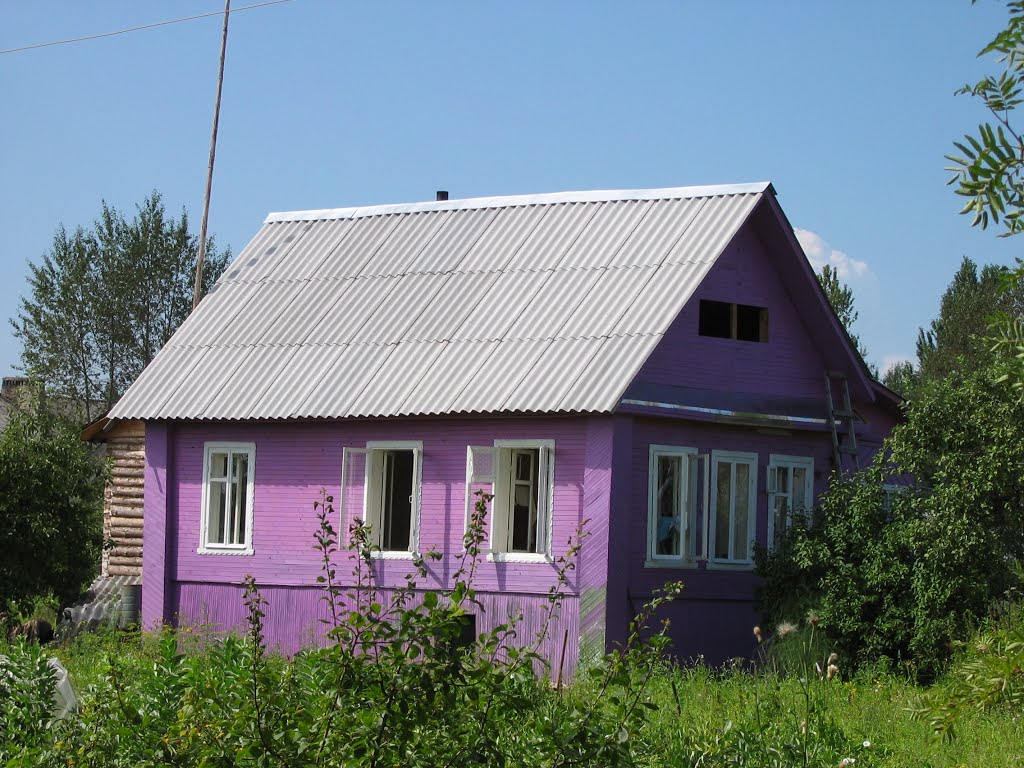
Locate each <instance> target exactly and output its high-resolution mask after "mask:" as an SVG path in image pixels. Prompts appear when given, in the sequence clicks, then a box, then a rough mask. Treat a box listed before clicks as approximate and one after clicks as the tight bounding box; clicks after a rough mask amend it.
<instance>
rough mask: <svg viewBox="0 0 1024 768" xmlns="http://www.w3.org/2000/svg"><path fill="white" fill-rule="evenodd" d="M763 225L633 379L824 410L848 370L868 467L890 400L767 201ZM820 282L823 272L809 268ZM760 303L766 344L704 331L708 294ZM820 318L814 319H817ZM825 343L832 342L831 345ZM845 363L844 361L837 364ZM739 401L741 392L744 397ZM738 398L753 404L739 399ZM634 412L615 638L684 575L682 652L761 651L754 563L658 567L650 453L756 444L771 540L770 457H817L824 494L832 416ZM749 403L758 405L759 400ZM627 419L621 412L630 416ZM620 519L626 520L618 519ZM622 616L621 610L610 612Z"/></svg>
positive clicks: (625, 458)
mask: <svg viewBox="0 0 1024 768" xmlns="http://www.w3.org/2000/svg"><path fill="white" fill-rule="evenodd" d="M753 222H754V223H752V224H751V225H750V226H748V227H745V228H744V229H743V231H742V232H741V233H740V234H739V235H738V236H737V237H736V238H735V239H734V240H733V242H732V243H730V245H729V246H728V247H727V248H726V250H725V252H724V253H723V254H722V256H721V257H720V258H719V260H718V262H717V263H716V264H715V266H714V267H713V268H712V270H711V271H710V272H709V273H708V275H707V277H706V278H705V279H704V281H703V282H702V284H701V285H700V286H699V287H698V289H697V291H696V293H695V295H694V297H693V299H691V301H690V302H689V303H688V304H687V306H686V307H685V308H684V309H683V310H682V312H680V314H679V316H678V317H677V318H676V319H675V321H674V322H673V323H672V325H671V326H670V328H669V331H668V332H667V334H666V336H665V339H664V340H663V341H662V343H661V344H660V345H659V346H658V348H657V349H656V350H655V352H654V354H652V356H651V357H650V358H649V359H648V360H647V362H646V363H645V365H644V366H643V368H642V369H641V371H640V373H639V374H638V375H637V377H636V379H635V383H646V384H655V385H671V386H675V387H682V388H689V389H697V390H710V391H713V392H730V393H739V394H741V395H742V394H743V393H746V394H749V395H750V402H751V403H754V402H756V400H757V399H758V398H759V397H760V396H763V395H774V396H780V397H784V398H799V399H801V400H804V401H805V402H806V401H808V400H813V401H816V402H820V413H816V414H815V416H816V417H820V418H824V417H825V415H826V408H827V406H826V400H825V390H824V373H825V371H826V369H833V370H835V369H837V368H838V369H840V370H844V371H846V372H847V374H848V375H849V376H850V381H851V392H852V393H853V397H854V398H855V402H854V405H855V407H856V408H857V410H858V411H859V412H860V413H861V414H862V415H863V416H864V417H865V421H866V423H863V424H858V425H857V436H858V447H859V448H860V449H861V462H862V465H864V464H866V463H867V461H869V460H870V458H871V456H872V455H873V454H874V453H875V452H876V451H877V450H878V449H879V447H880V445H881V441H882V438H883V437H884V436H885V435H887V434H888V433H889V431H890V430H891V429H892V426H893V425H894V424H895V421H896V416H895V413H894V412H893V409H892V407H891V406H890V407H883V406H882V405H880V404H872V403H868V402H865V401H864V400H863V398H861V399H859V400H858V399H856V398H857V395H858V389H857V387H856V379H857V377H858V376H859V375H860V369H859V368H858V367H857V366H858V363H856V361H855V360H854V358H852V357H850V356H849V354H848V353H846V352H843V340H842V336H841V332H839V331H838V326H836V327H835V328H833V329H832V331H831V332H828V324H830V323H834V322H835V319H834V318H833V317H831V316H830V315H829V314H827V313H825V314H824V316H822V315H821V313H819V312H817V311H814V312H812V311H810V309H809V308H813V307H815V303H816V302H818V301H819V300H820V296H819V295H818V293H817V292H816V290H814V284H813V283H809V282H808V281H807V280H806V279H804V278H805V277H806V275H803V274H802V272H801V271H800V270H797V269H795V268H794V263H793V262H794V259H793V258H792V256H791V254H789V253H786V252H785V250H784V249H786V248H788V247H789V245H788V244H787V243H786V242H785V240H784V239H782V238H780V237H779V236H778V232H777V231H776V230H777V229H778V224H777V220H776V219H774V218H773V217H772V216H768V215H767V214H766V213H765V211H764V210H762V211H760V212H759V215H755V217H754V220H753ZM811 279H812V280H813V276H812V277H811ZM700 299H711V300H715V301H725V302H736V303H741V304H751V305H755V306H760V307H766V308H767V309H768V316H769V334H768V341H767V342H766V343H762V342H747V341H734V340H731V339H720V338H710V337H703V336H700V335H699V334H698V318H699V300H700ZM810 323H815V324H816V325H815V326H814V327H810V325H809V324H810ZM825 341H827V344H825V343H824V342H825ZM837 361H838V362H837ZM736 401H737V399H736V398H735V397H733V398H731V400H730V402H731V403H735V402H736ZM739 401H740V402H742V401H743V398H742V397H741V398H740V399H739ZM625 410H627V411H630V412H632V413H633V414H634V420H633V423H632V425H631V429H630V430H629V431H626V432H624V433H623V440H624V441H625V442H628V445H629V449H628V450H623V445H621V444H619V443H617V444H616V453H615V462H614V469H613V478H614V479H613V483H614V486H615V493H614V499H615V501H614V504H615V506H614V510H615V511H614V513H613V517H612V519H613V522H612V527H613V530H618V531H619V532H618V533H617V534H616V535H614V536H613V541H614V542H615V545H614V546H613V548H612V551H611V552H610V555H609V558H610V561H611V563H612V565H611V566H610V568H611V571H612V572H613V573H614V574H616V576H615V577H613V579H612V581H613V582H614V589H609V604H608V609H607V610H608V614H609V617H610V620H609V625H608V639H609V642H611V643H614V642H617V641H621V640H622V639H623V638H624V636H625V633H626V626H627V623H626V620H624V619H623V617H628V616H630V615H632V614H633V613H635V611H636V610H637V609H638V608H639V607H640V606H641V605H642V604H643V603H644V602H645V601H646V600H648V599H650V597H651V596H652V595H653V594H654V593H655V591H656V590H658V589H659V588H661V587H663V586H664V585H665V584H666V583H668V582H671V581H680V580H681V581H683V582H684V584H685V588H684V592H683V598H682V600H680V601H678V602H676V603H674V604H673V605H672V606H670V607H669V608H666V610H665V616H666V617H667V618H670V619H671V621H672V635H673V640H674V645H675V652H676V653H677V654H678V655H679V656H680V657H681V658H684V659H688V658H696V657H698V656H703V657H704V658H705V659H706V660H707V661H709V662H710V663H715V664H717V663H721V662H723V661H725V660H727V659H729V658H731V657H735V656H749V655H750V653H751V652H752V651H753V649H754V645H755V642H754V637H753V634H752V628H753V627H754V626H755V625H756V624H757V623H758V621H759V617H758V615H757V613H756V612H755V610H754V607H753V596H754V588H755V586H756V578H755V576H754V574H753V573H752V571H750V570H726V569H722V568H718V569H716V568H715V567H714V566H711V567H708V566H707V564H705V563H703V562H702V563H698V564H697V566H696V567H690V568H670V567H663V566H661V564H659V565H658V567H648V566H647V565H646V564H645V561H646V559H647V536H648V535H649V532H648V508H647V507H648V483H649V451H650V446H651V445H652V444H655V445H671V446H680V447H688V448H695V449H697V450H698V451H699V452H700V453H706V454H711V452H712V451H715V450H727V451H728V450H731V451H743V452H753V453H756V454H757V455H758V471H757V535H756V540H757V542H758V543H759V544H761V545H765V544H767V538H768V495H767V467H768V463H769V457H770V455H771V454H773V453H776V454H786V455H791V456H805V457H811V458H813V460H814V491H815V496H818V495H820V494H821V493H823V492H824V491H825V489H826V488H827V485H828V481H829V477H830V475H831V473H832V470H833V457H832V443H831V434H830V431H829V430H828V428H827V427H826V426H824V425H810V424H802V425H798V426H797V425H789V426H787V428H785V429H780V428H763V427H761V428H758V427H754V426H736V425H730V424H725V423H716V421H715V418H714V417H712V416H704V417H701V418H696V417H695V416H694V415H693V414H690V416H691V418H690V419H689V420H684V419H683V418H681V416H682V414H680V413H679V412H674V413H673V412H670V411H667V410H664V409H658V408H648V407H631V408H628V409H625ZM750 410H752V411H756V410H758V409H757V407H756V406H751V408H750ZM620 418H621V417H620ZM619 521H628V523H626V524H620V522H619ZM612 617H614V619H612Z"/></svg>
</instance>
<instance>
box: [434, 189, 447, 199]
mask: <svg viewBox="0 0 1024 768" xmlns="http://www.w3.org/2000/svg"><path fill="white" fill-rule="evenodd" d="M436 199H437V201H438V202H441V201H442V200H447V199H448V190H447V189H439V190H437V198H436Z"/></svg>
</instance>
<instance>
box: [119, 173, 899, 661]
mask: <svg viewBox="0 0 1024 768" xmlns="http://www.w3.org/2000/svg"><path fill="white" fill-rule="evenodd" d="M896 405H897V401H896V398H895V396H894V395H893V394H892V393H891V392H889V391H888V390H886V389H885V388H884V387H882V386H881V385H879V384H878V383H877V382H876V381H874V380H873V379H872V378H871V376H870V374H869V372H868V370H867V369H866V367H865V365H864V363H863V361H861V359H860V358H859V357H858V355H857V354H856V352H855V351H854V350H853V348H852V345H851V343H850V339H849V338H848V336H847V335H846V333H845V332H844V331H843V329H842V328H841V326H840V324H839V323H838V321H837V319H836V317H835V315H834V313H833V312H832V310H831V309H830V307H829V305H828V302H827V300H826V299H825V297H824V295H823V294H822V292H821V290H820V289H819V287H818V283H817V280H816V279H815V276H814V274H813V271H812V269H811V267H810V265H809V264H808V262H807V259H806V258H805V257H804V255H803V253H802V251H801V249H800V246H799V245H798V244H797V242H796V240H795V238H794V236H793V231H792V228H791V227H790V224H789V223H788V221H787V220H786V218H785V215H784V214H783V212H782V210H781V209H780V208H779V205H778V203H777V201H776V199H775V193H774V190H773V189H772V187H771V185H770V184H767V183H758V184H741V185H734V186H718V187H693V188H679V189H655V190H629V191H614V192H573V193H565V194H547V195H531V196H522V197H500V198H480V199H473V200H450V201H448V200H445V201H437V202H429V203H417V204H411V205H390V206H376V207H368V208H342V209H335V210H321V211H304V212H298V213H285V214H272V215H270V216H269V217H268V218H267V220H266V221H265V223H264V225H263V228H262V229H261V230H260V231H259V232H258V233H257V235H256V236H255V238H254V239H253V240H252V242H251V243H249V245H248V246H247V247H246V248H245V249H244V250H243V251H242V253H241V254H240V255H239V256H238V258H237V259H236V260H235V262H234V263H233V264H232V265H231V267H229V269H228V270H227V272H226V273H225V274H224V275H223V277H222V278H221V279H220V281H219V282H218V284H217V287H216V289H215V291H214V292H212V293H211V294H210V295H209V296H207V297H205V298H204V299H203V301H202V303H201V305H200V306H199V308H198V309H197V310H196V311H195V312H194V313H193V314H192V315H191V317H189V319H188V320H187V321H186V322H185V323H184V325H183V326H182V327H181V328H180V329H179V330H178V332H177V333H176V334H175V335H174V337H173V338H172V339H171V340H170V342H168V344H167V346H166V347H165V348H164V349H163V350H162V351H161V352H160V354H159V355H158V356H157V358H156V359H155V360H154V361H153V362H152V363H151V364H150V366H149V367H148V368H147V369H146V370H145V372H144V373H143V374H142V376H141V377H140V378H139V380H138V381H137V382H136V383H135V384H134V385H133V386H132V387H131V389H130V390H129V391H128V393H127V394H126V395H125V396H124V397H123V398H122V400H121V401H120V402H119V403H118V404H117V406H116V407H115V408H114V409H113V410H112V412H111V414H110V415H111V418H112V419H114V420H117V419H143V420H145V422H146V480H145V533H144V554H143V560H144V566H143V579H144V586H143V620H144V623H145V624H146V625H147V626H153V625H155V624H157V623H159V622H163V621H172V622H174V621H178V622H182V623H187V622H191V623H200V622H202V623H212V624H213V625H214V626H215V627H218V628H221V629H230V628H232V627H236V626H238V625H239V623H240V621H241V619H242V616H243V606H242V600H241V587H240V583H241V581H242V579H243V577H244V576H245V575H246V574H249V573H251V574H253V575H254V576H255V577H256V579H257V581H258V583H259V584H260V585H261V587H262V589H263V590H264V594H265V596H266V597H267V599H268V601H269V610H268V615H267V619H266V626H267V631H268V636H269V639H270V642H271V643H273V644H277V645H279V646H281V647H282V648H284V649H286V650H289V649H294V648H296V647H298V646H299V645H301V644H304V643H310V642H315V641H316V639H317V635H318V633H319V632H320V631H321V629H320V628H321V626H322V625H321V624H320V622H319V619H320V618H321V617H322V616H323V613H324V608H323V605H322V603H321V602H320V601H319V600H318V597H319V595H320V591H319V588H318V586H317V584H316V577H317V575H318V574H319V572H320V563H319V561H318V558H317V553H316V552H315V551H314V550H313V549H312V545H313V533H314V531H315V529H316V519H315V515H314V512H313V507H312V503H313V501H314V500H316V499H317V498H319V494H320V490H321V489H322V488H325V489H326V490H327V492H328V493H330V494H332V495H333V496H334V497H335V499H336V500H339V501H340V502H341V503H340V504H339V505H338V506H339V510H338V514H337V517H338V519H336V520H335V521H334V523H335V527H336V528H337V529H338V530H339V531H344V530H346V529H347V527H348V523H349V522H350V521H351V520H352V519H353V518H355V517H359V518H362V519H364V520H366V521H367V522H368V523H369V524H370V526H371V527H372V530H373V536H374V538H375V540H376V543H377V544H378V545H379V552H378V553H377V557H376V559H375V561H374V569H375V574H376V579H377V583H378V584H380V585H382V587H384V588H387V587H389V586H396V585H398V584H400V583H403V582H402V578H403V576H404V575H405V574H406V573H408V572H409V570H410V561H411V558H412V554H413V553H414V552H417V551H425V550H427V549H430V548H435V549H437V550H439V551H441V552H442V553H443V554H444V556H443V558H442V559H441V560H439V561H436V562H433V563H431V565H430V575H429V579H428V581H427V582H426V583H424V584H423V585H422V586H423V587H424V588H444V587H445V586H446V585H447V584H448V583H449V580H450V578H451V574H452V572H453V571H454V569H455V568H457V567H458V558H459V554H460V552H461V549H462V537H463V533H464V531H465V526H466V519H467V510H468V506H469V504H470V503H471V502H472V500H473V496H472V494H473V491H474V490H475V489H478V488H485V489H486V490H488V491H490V492H492V493H493V494H494V500H493V502H492V508H491V510H490V514H489V517H488V535H489V539H490V541H489V550H488V553H487V555H486V562H484V563H483V564H482V568H481V570H480V573H479V578H478V580H477V587H478V591H479V594H480V597H481V600H482V602H483V605H484V610H482V611H481V612H480V613H479V614H478V615H477V616H475V617H474V621H475V622H476V627H477V629H478V630H483V629H486V628H487V627H488V626H490V625H492V624H494V623H498V622H501V621H503V620H505V619H506V617H507V616H508V615H509V613H510V612H522V615H523V619H522V622H523V623H522V626H521V630H520V636H522V637H530V636H532V634H533V632H534V631H535V630H536V629H537V627H538V624H539V622H540V620H541V613H542V612H541V608H542V605H543V603H544V595H545V594H546V592H547V590H548V588H549V587H550V586H551V584H552V583H553V580H554V573H555V565H554V564H553V559H554V558H557V557H558V556H559V555H560V554H561V553H564V552H565V549H566V542H567V540H568V539H569V537H570V535H571V534H572V532H573V531H574V530H575V529H576V528H577V526H578V525H579V524H580V523H581V521H583V520H584V519H586V520H588V521H589V522H588V524H587V529H588V530H589V532H590V534H591V535H590V537H589V538H588V539H587V540H586V542H585V544H584V546H583V549H582V553H581V555H580V559H579V563H578V566H579V567H578V570H577V571H576V572H575V573H574V574H573V582H572V584H571V594H570V595H569V597H568V598H567V599H566V601H565V602H564V603H563V606H562V608H561V612H560V615H559V617H558V621H557V626H555V627H554V629H553V631H552V633H551V638H552V639H551V640H550V641H549V642H548V643H547V645H546V646H545V647H544V648H543V651H544V652H545V653H547V654H548V655H549V657H550V658H551V659H552V660H553V661H555V662H557V661H558V660H559V659H557V658H556V656H557V655H558V654H560V653H561V647H562V644H563V640H564V638H565V637H568V638H570V642H568V644H567V651H566V653H565V656H564V666H565V669H566V671H567V672H571V670H572V669H574V668H575V666H576V665H577V663H578V662H579V661H580V659H582V658H586V657H588V656H592V655H595V654H599V653H601V652H603V651H604V650H605V649H606V648H608V647H609V646H610V645H612V644H614V643H615V642H616V641H618V640H620V639H622V638H623V637H624V634H625V632H626V628H627V624H628V621H629V619H630V617H631V615H632V614H633V613H634V611H635V610H636V609H637V608H638V607H639V606H640V605H641V604H642V603H643V602H644V601H645V600H646V599H647V598H648V597H649V596H650V595H651V594H652V592H653V591H654V590H655V589H657V588H658V587H659V586H660V585H662V584H664V583H666V582H668V581H675V580H682V581H684V582H685V584H686V588H685V592H684V594H683V596H682V598H681V599H679V600H678V601H676V602H675V603H673V604H672V605H671V606H670V607H669V611H668V613H669V614H670V616H671V619H672V633H673V636H674V642H675V646H676V651H677V653H678V654H679V655H680V656H681V657H684V658H686V657H692V656H697V655H704V656H705V657H706V658H707V659H708V660H709V661H712V662H718V661H722V660H724V659H726V658H728V657H731V656H738V655H745V654H748V653H749V652H750V651H751V649H752V643H753V635H752V633H751V628H752V626H753V625H754V624H755V623H756V621H757V617H756V614H755V612H754V609H753V605H752V597H753V589H754V586H755V576H754V575H753V573H752V554H753V547H754V545H755V543H758V544H762V545H767V546H771V543H772V540H773V537H774V535H775V533H776V532H777V530H778V529H779V526H781V525H785V521H786V519H787V516H789V515H792V514H796V513H798V512H799V511H800V510H801V509H804V508H806V507H810V506H811V505H812V504H813V500H814V498H815V496H816V495H817V494H819V493H821V492H822V491H823V490H824V488H825V486H826V484H827V482H828V479H829V476H830V475H831V473H832V472H833V469H835V468H836V467H837V465H838V466H839V467H840V469H845V468H848V467H849V466H852V465H853V463H854V462H855V461H856V460H857V459H858V456H859V458H860V460H861V461H863V460H864V459H865V458H866V457H868V456H870V455H871V454H872V453H874V452H875V451H876V450H878V448H879V446H880V444H881V440H882V438H883V437H884V436H885V435H886V434H887V432H888V431H889V429H890V427H891V426H892V425H893V423H894V422H895V420H896V418H897V416H898V410H897V407H896ZM338 570H339V572H340V573H346V572H347V568H346V566H345V564H344V563H342V564H341V565H340V566H339V569H338Z"/></svg>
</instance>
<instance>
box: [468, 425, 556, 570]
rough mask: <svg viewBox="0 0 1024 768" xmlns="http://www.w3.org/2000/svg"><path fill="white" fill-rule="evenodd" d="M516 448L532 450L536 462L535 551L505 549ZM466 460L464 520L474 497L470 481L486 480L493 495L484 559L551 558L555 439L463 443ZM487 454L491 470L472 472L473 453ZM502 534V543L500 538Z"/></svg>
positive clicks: (527, 560)
mask: <svg viewBox="0 0 1024 768" xmlns="http://www.w3.org/2000/svg"><path fill="white" fill-rule="evenodd" d="M516 449H530V450H536V451H537V456H538V462H537V464H538V466H537V468H536V469H537V491H538V493H537V542H538V544H537V550H538V551H537V552H509V551H507V550H506V547H507V540H508V532H509V520H508V513H509V500H510V493H511V488H510V486H509V482H508V480H509V478H510V477H511V471H512V469H513V467H512V456H513V452H514V451H515V450H516ZM466 453H467V461H466V515H467V518H466V524H467V526H468V523H469V514H470V510H471V509H472V504H473V503H474V502H475V499H472V498H471V497H472V488H471V486H472V485H480V484H485V483H487V482H488V481H490V493H491V495H492V496H493V499H492V501H491V509H490V514H489V520H488V526H489V529H490V530H489V533H488V544H489V547H488V550H487V559H488V560H489V561H493V562H509V563H540V562H551V525H552V520H553V519H554V518H553V510H554V503H553V502H554V492H555V441H554V440H534V439H529V440H507V439H498V440H495V441H494V444H493V447H492V446H472V445H471V446H467V452H466ZM485 454H487V455H489V456H490V457H491V472H490V473H488V474H486V475H475V474H474V472H475V468H474V467H473V456H474V455H480V456H482V455H485ZM502 537H504V540H505V542H506V543H503V542H502Z"/></svg>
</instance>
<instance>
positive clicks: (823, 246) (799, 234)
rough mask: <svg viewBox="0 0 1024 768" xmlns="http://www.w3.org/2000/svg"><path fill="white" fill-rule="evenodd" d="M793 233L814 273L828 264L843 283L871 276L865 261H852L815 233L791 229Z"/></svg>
mask: <svg viewBox="0 0 1024 768" xmlns="http://www.w3.org/2000/svg"><path fill="white" fill-rule="evenodd" d="M793 233H794V234H795V235H796V239H797V240H798V241H800V246H801V247H802V248H803V249H804V253H806V254H807V259H808V260H809V261H810V262H811V266H812V267H814V271H815V272H821V268H822V267H824V266H825V265H826V264H829V265H831V266H832V267H833V268H834V269H835V270H836V272H837V273H838V274H839V279H840V280H842V281H843V282H849V281H850V280H855V279H858V278H864V277H870V276H872V275H871V269H870V268H869V267H868V263H867V262H866V261H860V260H859V259H854V258H852V257H851V256H850V255H849V254H848V253H846V252H845V251H838V250H836V249H835V248H833V247H832V246H831V245H829V244H828V242H827V241H826V240H825V238H823V237H822V236H821V235H819V234H818V233H817V232H812V231H811V230H809V229H800V227H793Z"/></svg>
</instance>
